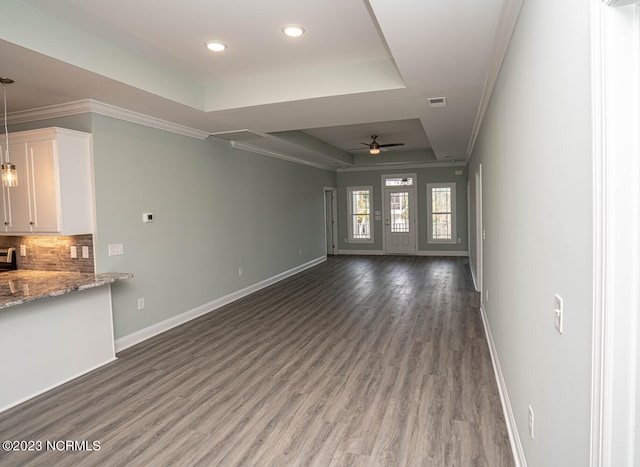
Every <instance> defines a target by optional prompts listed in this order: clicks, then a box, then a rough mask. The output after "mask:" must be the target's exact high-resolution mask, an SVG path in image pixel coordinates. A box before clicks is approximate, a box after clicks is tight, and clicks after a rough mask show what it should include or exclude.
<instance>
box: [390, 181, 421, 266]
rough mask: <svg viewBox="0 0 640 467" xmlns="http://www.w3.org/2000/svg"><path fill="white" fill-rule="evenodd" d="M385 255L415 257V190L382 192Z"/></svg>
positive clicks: (401, 189)
mask: <svg viewBox="0 0 640 467" xmlns="http://www.w3.org/2000/svg"><path fill="white" fill-rule="evenodd" d="M384 198H385V199H384V229H385V231H384V242H385V253H386V254H390V255H397V254H402V255H415V254H416V251H417V248H416V222H415V217H416V216H415V209H416V204H415V189H414V188H413V187H411V188H410V187H398V188H386V189H385V190H384Z"/></svg>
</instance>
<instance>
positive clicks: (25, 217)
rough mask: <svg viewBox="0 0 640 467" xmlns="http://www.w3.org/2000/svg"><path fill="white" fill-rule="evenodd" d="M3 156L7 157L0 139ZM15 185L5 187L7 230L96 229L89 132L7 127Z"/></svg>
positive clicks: (19, 232)
mask: <svg viewBox="0 0 640 467" xmlns="http://www.w3.org/2000/svg"><path fill="white" fill-rule="evenodd" d="M0 151H1V152H2V160H3V161H5V160H6V156H5V151H4V145H3V144H2V142H0ZM9 160H10V161H11V163H13V164H15V166H16V170H17V172H18V186H17V187H2V208H3V210H2V213H1V214H2V217H3V218H2V219H0V220H1V221H2V224H0V232H4V233H5V234H14V235H24V234H42V235H47V234H55V235H79V234H88V233H93V190H92V180H93V174H92V172H91V135H90V134H89V133H82V132H78V131H72V130H65V129H63V128H44V129H41V130H33V131H22V132H16V133H9Z"/></svg>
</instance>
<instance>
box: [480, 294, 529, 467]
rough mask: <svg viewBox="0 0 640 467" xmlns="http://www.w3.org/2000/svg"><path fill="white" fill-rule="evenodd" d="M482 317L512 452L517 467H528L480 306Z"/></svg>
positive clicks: (498, 362)
mask: <svg viewBox="0 0 640 467" xmlns="http://www.w3.org/2000/svg"><path fill="white" fill-rule="evenodd" d="M480 315H481V316H482V323H483V324H484V331H485V334H486V335H487V341H488V342H489V352H490V353H491V362H492V363H493V372H494V373H495V375H496V381H497V383H498V392H499V393H500V401H501V402H502V411H503V413H504V419H505V422H506V423H507V432H508V433H509V441H510V442H511V450H512V451H513V458H514V460H515V464H516V467H527V460H526V458H525V457H524V450H523V449H522V442H521V441H520V435H518V427H517V425H516V419H515V416H514V414H513V409H512V407H511V401H510V400H509V393H508V392H507V385H506V383H505V381H504V376H503V374H502V367H501V366H500V360H499V359H498V351H497V349H496V345H495V342H494V341H493V335H492V334H491V328H490V327H489V320H488V319H487V314H486V312H485V310H484V307H483V306H480Z"/></svg>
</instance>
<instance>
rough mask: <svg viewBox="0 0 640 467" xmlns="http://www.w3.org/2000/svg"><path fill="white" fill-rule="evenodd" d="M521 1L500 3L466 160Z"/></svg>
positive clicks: (471, 150)
mask: <svg viewBox="0 0 640 467" xmlns="http://www.w3.org/2000/svg"><path fill="white" fill-rule="evenodd" d="M523 1H524V0H506V1H505V2H503V4H502V10H501V11H500V18H499V20H498V27H497V28H496V36H495V38H494V41H493V49H492V50H491V59H490V61H489V69H488V70H487V75H486V76H485V79H484V87H483V89H482V96H481V97H480V105H479V107H478V113H477V114H476V120H475V122H474V124H473V130H472V131H471V139H470V140H469V146H467V160H469V158H470V157H471V153H472V152H473V147H474V145H475V143H476V139H477V138H478V133H479V132H480V127H481V126H482V120H483V119H484V115H485V113H486V112H487V108H488V107H489V101H490V100H491V95H492V94H493V88H494V87H495V85H496V81H497V80H498V74H499V73H500V68H501V67H502V61H503V60H504V56H505V55H506V53H507V49H508V47H509V41H510V40H511V35H512V34H513V30H514V29H515V27H516V21H517V20H518V14H519V13H520V8H521V7H522V3H523ZM603 1H604V0H603ZM613 1H616V0H613Z"/></svg>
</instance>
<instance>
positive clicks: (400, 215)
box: [389, 192, 409, 233]
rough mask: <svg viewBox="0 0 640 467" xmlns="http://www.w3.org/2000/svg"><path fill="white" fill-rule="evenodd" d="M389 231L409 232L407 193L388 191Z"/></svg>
mask: <svg viewBox="0 0 640 467" xmlns="http://www.w3.org/2000/svg"><path fill="white" fill-rule="evenodd" d="M389 211H390V214H391V216H390V217H391V226H390V227H391V233H408V232H409V193H407V192H402V193H389Z"/></svg>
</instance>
